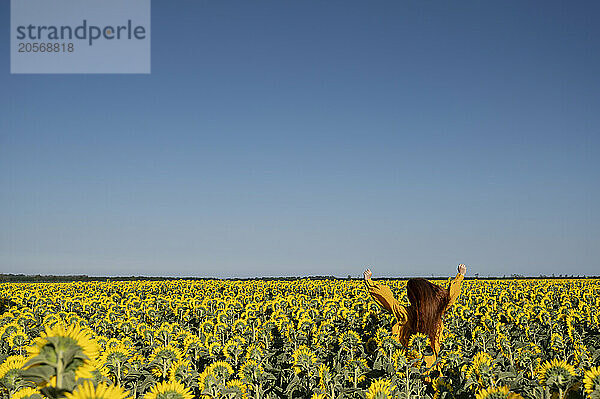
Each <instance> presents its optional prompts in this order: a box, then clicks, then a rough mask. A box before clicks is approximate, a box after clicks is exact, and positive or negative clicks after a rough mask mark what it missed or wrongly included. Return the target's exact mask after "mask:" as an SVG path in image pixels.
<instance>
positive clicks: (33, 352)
mask: <svg viewBox="0 0 600 399" xmlns="http://www.w3.org/2000/svg"><path fill="white" fill-rule="evenodd" d="M28 352H29V358H28V359H27V362H26V363H25V365H24V366H23V369H24V371H23V372H22V375H23V378H24V379H26V380H29V381H32V382H34V383H36V384H38V385H39V386H40V387H46V386H48V385H51V386H53V388H56V389H58V390H69V391H71V390H73V389H74V388H75V384H76V381H77V380H78V379H79V378H93V375H92V371H93V370H94V362H95V361H96V359H97V357H98V345H97V344H96V342H95V341H94V339H93V338H92V337H91V333H90V332H89V331H88V330H87V329H82V328H81V327H80V326H78V325H71V326H69V327H65V326H64V325H63V324H62V323H57V324H55V325H54V327H51V328H50V327H46V331H45V332H44V333H42V334H41V336H40V337H38V338H36V339H35V341H34V344H33V345H32V346H30V347H29V348H28ZM57 383H59V385H60V386H57V385H56V384H57Z"/></svg>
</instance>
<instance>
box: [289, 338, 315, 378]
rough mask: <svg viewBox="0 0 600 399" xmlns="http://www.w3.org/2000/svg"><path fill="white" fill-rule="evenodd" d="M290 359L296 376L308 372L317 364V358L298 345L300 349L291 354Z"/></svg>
mask: <svg viewBox="0 0 600 399" xmlns="http://www.w3.org/2000/svg"><path fill="white" fill-rule="evenodd" d="M292 358H293V359H294V366H293V367H294V372H295V373H296V374H300V373H301V372H303V371H304V372H309V371H310V370H311V369H312V367H313V366H314V365H315V364H316V363H317V357H316V356H315V354H314V353H313V352H312V351H311V350H310V349H309V348H308V347H307V346H305V345H300V347H299V348H298V349H296V350H295V351H294V353H293V354H292Z"/></svg>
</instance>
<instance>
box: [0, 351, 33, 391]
mask: <svg viewBox="0 0 600 399" xmlns="http://www.w3.org/2000/svg"><path fill="white" fill-rule="evenodd" d="M26 360H27V359H25V356H20V355H16V356H9V357H8V358H6V360H5V361H4V362H3V363H2V364H1V365H0V385H2V386H4V387H6V388H8V389H9V390H13V389H16V388H17V385H18V382H19V380H20V379H21V378H20V375H19V370H20V369H21V368H22V367H23V365H24V364H25V361H26Z"/></svg>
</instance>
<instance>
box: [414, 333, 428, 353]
mask: <svg viewBox="0 0 600 399" xmlns="http://www.w3.org/2000/svg"><path fill="white" fill-rule="evenodd" d="M429 343H430V341H429V337H428V336H427V335H425V334H423V333H416V334H413V335H411V337H410V339H409V340H408V348H409V349H411V350H412V351H415V352H417V353H425V352H426V351H427V350H430V349H431V347H430V345H429Z"/></svg>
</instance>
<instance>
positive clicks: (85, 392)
mask: <svg viewBox="0 0 600 399" xmlns="http://www.w3.org/2000/svg"><path fill="white" fill-rule="evenodd" d="M65 396H66V399H125V398H127V397H128V396H130V394H129V392H128V391H126V390H125V389H123V388H121V387H120V386H118V385H106V384H104V383H101V384H98V386H94V384H92V382H91V381H89V380H88V381H85V382H84V383H83V384H81V385H78V386H77V387H76V388H75V390H73V392H67V393H65Z"/></svg>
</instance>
